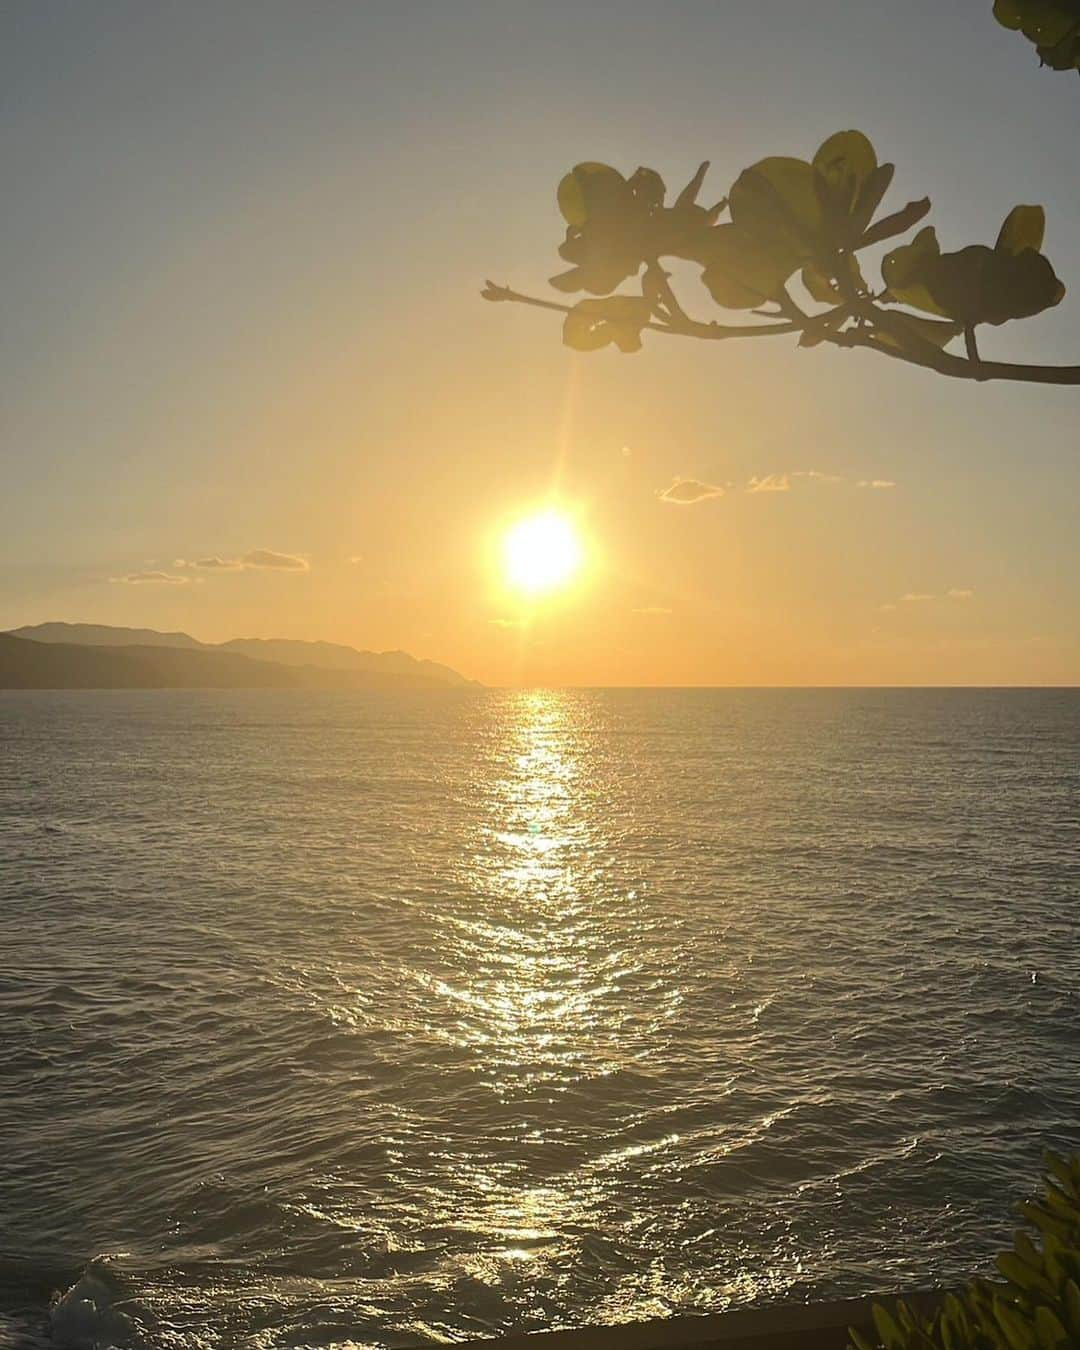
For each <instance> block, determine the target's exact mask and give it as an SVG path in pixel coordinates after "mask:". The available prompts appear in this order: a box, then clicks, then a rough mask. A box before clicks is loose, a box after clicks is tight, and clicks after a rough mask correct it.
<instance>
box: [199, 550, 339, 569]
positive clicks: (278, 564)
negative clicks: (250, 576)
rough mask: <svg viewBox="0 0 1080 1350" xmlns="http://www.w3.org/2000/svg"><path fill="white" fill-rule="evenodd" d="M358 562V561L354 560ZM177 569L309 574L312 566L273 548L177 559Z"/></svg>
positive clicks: (297, 557) (302, 559)
mask: <svg viewBox="0 0 1080 1350" xmlns="http://www.w3.org/2000/svg"><path fill="white" fill-rule="evenodd" d="M352 561H354V562H355V561H357V559H352ZM174 566H176V567H197V568H200V569H201V570H203V571H206V572H243V571H246V570H248V569H249V568H251V569H259V570H262V569H271V570H277V571H283V572H307V571H309V570H310V567H311V564H310V563H309V562H308V560H307V559H306V558H301V557H299V556H298V555H297V554H295V553H278V552H276V551H275V550H274V549H272V548H253V549H250V550H249V551H248V552H247V553H241V554H240V556H239V557H238V558H222V557H219V556H218V555H217V554H211V555H210V556H209V557H206V558H194V559H192V560H191V561H189V562H185V561H184V559H183V558H177V560H176V562H175V563H174Z"/></svg>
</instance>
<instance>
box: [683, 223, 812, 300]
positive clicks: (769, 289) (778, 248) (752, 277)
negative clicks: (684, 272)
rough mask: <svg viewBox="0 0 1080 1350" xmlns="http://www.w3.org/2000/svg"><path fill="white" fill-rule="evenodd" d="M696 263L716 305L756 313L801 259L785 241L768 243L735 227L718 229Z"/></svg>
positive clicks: (770, 298) (777, 289)
mask: <svg viewBox="0 0 1080 1350" xmlns="http://www.w3.org/2000/svg"><path fill="white" fill-rule="evenodd" d="M698 261H699V262H702V263H704V266H705V270H704V271H703V272H702V274H701V279H702V281H703V282H704V283H705V285H706V287H707V288H708V290H709V293H710V294H711V295H712V298H713V299H714V300H715V301H716V303H717V304H718V305H724V306H725V307H726V308H727V309H756V308H757V307H758V305H760V304H763V303H764V302H765V301H766V300H772V299H773V298H774V297H775V296H776V295H777V294H778V293H779V291H780V289H781V287H782V286H783V285H784V282H786V281H787V279H788V277H790V276H791V274H792V273H793V272H794V271H795V270H796V268H797V267H798V266H799V263H800V261H801V258H800V256H799V254H798V252H797V250H795V249H794V248H793V247H792V246H791V245H790V244H788V243H786V242H785V241H771V242H770V241H769V240H768V239H767V238H762V237H760V236H758V235H753V234H750V233H749V232H748V231H746V230H745V229H741V228H740V227H739V226H738V225H718V226H716V228H715V229H713V230H710V232H709V240H708V247H707V249H706V250H705V251H703V252H702V253H701V254H700V255H699V257H698Z"/></svg>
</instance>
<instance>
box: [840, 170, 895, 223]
mask: <svg viewBox="0 0 1080 1350" xmlns="http://www.w3.org/2000/svg"><path fill="white" fill-rule="evenodd" d="M895 172H896V165H895V164H879V165H878V167H877V168H876V169H875V170H874V172H873V173H872V174H871V175H870V177H869V178H868V179H867V180H866V182H865V183H864V184H863V185H862V188H861V189H860V191H859V195H858V196H857V197H856V199H855V205H854V206H853V207H852V209H851V216H852V227H853V229H852V233H853V237H854V238H858V236H859V235H860V234H862V233H863V231H864V230H865V229H866V227H867V226H868V225H869V224H870V222H871V220H873V218H874V212H875V211H876V210H877V209H878V207H879V206H880V205H881V199H882V198H883V197H884V196H885V193H886V192H888V190H889V184H890V183H891V182H892V180H893V174H894V173H895ZM882 237H883V238H887V237H888V236H884V235H883V236H882Z"/></svg>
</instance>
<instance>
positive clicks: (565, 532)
mask: <svg viewBox="0 0 1080 1350" xmlns="http://www.w3.org/2000/svg"><path fill="white" fill-rule="evenodd" d="M583 553H584V549H583V548H582V544H581V539H580V537H579V536H578V533H577V530H576V529H575V528H574V524H573V522H572V521H571V520H570V519H569V518H568V517H567V516H565V515H563V514H562V513H561V512H560V511H554V510H549V511H539V512H537V514H536V515H532V516H527V517H526V518H525V519H524V520H519V521H518V523H517V524H516V525H513V526H511V528H510V529H509V530H508V531H507V533H506V538H505V540H504V543H503V564H504V567H505V573H506V580H507V582H508V583H509V585H510V586H512V587H513V588H514V589H515V590H519V591H524V592H525V593H526V594H528V595H534V596H537V595H546V594H547V593H548V592H550V591H556V590H559V589H561V588H562V587H564V586H566V585H568V584H569V583H570V582H571V581H572V580H573V579H574V577H575V576H576V574H577V573H578V571H579V570H580V568H581V562H582V556H583Z"/></svg>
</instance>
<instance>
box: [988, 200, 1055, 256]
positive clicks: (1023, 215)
mask: <svg viewBox="0 0 1080 1350" xmlns="http://www.w3.org/2000/svg"><path fill="white" fill-rule="evenodd" d="M1045 233H1046V212H1045V211H1044V210H1043V209H1042V207H1041V206H1014V207H1013V209H1012V210H1011V211H1010V212H1009V214H1008V215H1007V216H1006V217H1005V222H1004V224H1003V225H1002V227H1001V230H1000V231H999V233H998V237H997V243H996V244H995V245H994V247H995V248H996V249H1000V250H1002V252H1004V253H1023V251H1024V249H1026V248H1031V249H1034V250H1035V252H1036V253H1038V251H1039V249H1041V248H1042V244H1043V235H1044V234H1045Z"/></svg>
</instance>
